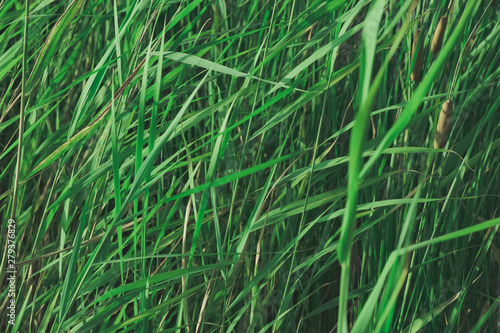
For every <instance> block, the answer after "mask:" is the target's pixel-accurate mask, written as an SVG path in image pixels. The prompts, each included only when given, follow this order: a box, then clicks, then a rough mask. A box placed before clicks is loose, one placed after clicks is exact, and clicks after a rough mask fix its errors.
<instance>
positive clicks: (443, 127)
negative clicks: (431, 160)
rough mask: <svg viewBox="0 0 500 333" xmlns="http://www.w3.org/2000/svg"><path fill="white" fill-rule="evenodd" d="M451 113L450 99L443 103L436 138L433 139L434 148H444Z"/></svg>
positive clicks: (451, 103) (451, 104)
mask: <svg viewBox="0 0 500 333" xmlns="http://www.w3.org/2000/svg"><path fill="white" fill-rule="evenodd" d="M452 113H453V102H452V101H451V99H449V100H447V101H446V102H444V104H443V106H442V107H441V113H440V114H439V120H438V124H437V127H436V137H435V138H434V148H435V149H441V148H444V146H446V141H448V134H449V131H450V124H451V115H452Z"/></svg>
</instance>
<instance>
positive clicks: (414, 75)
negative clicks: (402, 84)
mask: <svg viewBox="0 0 500 333" xmlns="http://www.w3.org/2000/svg"><path fill="white" fill-rule="evenodd" d="M419 36H420V29H418V30H417V32H415V36H414V38H413V47H412V51H411V59H412V61H413V59H415V53H416V56H417V58H416V59H415V64H414V65H413V70H412V71H411V76H410V78H411V80H412V81H418V80H419V79H420V72H422V61H423V58H424V48H423V46H424V41H421V42H420V47H419V48H418V52H416V50H417V46H418V37H419Z"/></svg>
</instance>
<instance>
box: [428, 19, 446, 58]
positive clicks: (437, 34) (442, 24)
mask: <svg viewBox="0 0 500 333" xmlns="http://www.w3.org/2000/svg"><path fill="white" fill-rule="evenodd" d="M447 23H448V17H447V16H443V17H441V19H440V20H439V22H438V24H437V26H436V31H434V36H433V37H432V43H431V52H432V53H438V52H439V50H441V45H443V37H444V32H445V31H446V24H447Z"/></svg>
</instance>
